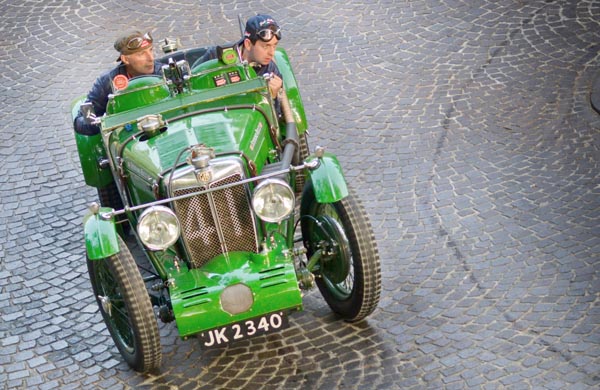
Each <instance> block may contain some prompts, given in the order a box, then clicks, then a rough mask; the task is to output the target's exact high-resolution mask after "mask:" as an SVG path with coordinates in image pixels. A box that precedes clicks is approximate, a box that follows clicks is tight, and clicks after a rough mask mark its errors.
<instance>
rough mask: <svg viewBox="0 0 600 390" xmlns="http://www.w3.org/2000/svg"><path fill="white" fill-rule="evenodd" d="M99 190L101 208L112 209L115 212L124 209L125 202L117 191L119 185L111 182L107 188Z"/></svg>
mask: <svg viewBox="0 0 600 390" xmlns="http://www.w3.org/2000/svg"><path fill="white" fill-rule="evenodd" d="M97 190H98V199H99V200H100V206H103V207H112V208H113V209H115V210H120V209H122V208H123V201H122V200H121V195H119V191H118V190H117V184H116V183H115V182H114V181H111V182H110V184H109V185H107V186H106V187H102V188H98V189H97Z"/></svg>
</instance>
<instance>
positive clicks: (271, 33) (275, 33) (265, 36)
mask: <svg viewBox="0 0 600 390" xmlns="http://www.w3.org/2000/svg"><path fill="white" fill-rule="evenodd" d="M256 36H258V37H259V38H260V40H261V41H264V42H269V41H270V40H271V39H273V37H277V40H280V39H281V29H280V28H278V27H277V28H275V27H270V28H266V29H264V30H260V31H259V32H257V33H256Z"/></svg>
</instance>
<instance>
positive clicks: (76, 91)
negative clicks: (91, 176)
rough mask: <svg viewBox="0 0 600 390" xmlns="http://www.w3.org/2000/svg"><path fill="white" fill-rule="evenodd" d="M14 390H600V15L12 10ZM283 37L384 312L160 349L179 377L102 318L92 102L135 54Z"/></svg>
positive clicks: (2, 320)
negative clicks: (97, 292)
mask: <svg viewBox="0 0 600 390" xmlns="http://www.w3.org/2000/svg"><path fill="white" fill-rule="evenodd" d="M0 11H1V13H2V19H1V21H0V32H1V35H0V78H1V80H2V81H1V83H0V84H1V85H0V97H1V98H2V102H3V103H2V109H1V110H0V118H1V121H0V131H1V133H0V202H1V203H0V261H1V263H0V340H1V341H0V343H1V344H0V388H2V389H18V388H27V389H75V388H84V387H85V388H98V389H129V388H140V389H196V388H199V389H214V388H232V389H233V388H235V389H256V388H269V389H271V388H272V389H279V388H281V389H317V388H318V389H400V388H401V389H423V388H430V389H438V388H447V389H460V388H483V389H498V388H511V389H526V388H547V389H565V388H569V389H586V388H597V386H599V385H600V298H599V291H600V277H599V272H600V263H599V260H600V226H599V224H600V151H599V147H600V142H599V141H600V116H599V115H598V114H597V113H596V112H595V111H593V110H592V109H591V107H590V99H589V93H590V86H591V84H592V82H593V81H594V79H595V76H596V75H597V74H598V72H599V69H600V55H599V49H600V2H598V1H596V0H580V1H558V0H556V1H553V0H546V1H541V0H533V1H527V2H522V1H508V0H501V1H496V0H479V1H475V0H442V1H431V0H415V1H412V0H411V1H408V0H404V1H400V0H398V1H394V0H387V1H386V0H375V1H343V2H338V1H306V2H303V1H300V2H287V1H280V0H278V1H233V0H228V1H196V0H177V1H163V0H155V1H152V2H141V1H135V2H133V1H132V2H127V1H116V0H102V1H99V0H82V1H67V0H51V1H38V0H24V1H19V2H17V1H13V0H0ZM256 11H262V12H267V13H270V14H272V15H273V16H275V18H276V19H278V20H279V21H280V22H281V25H282V27H283V40H282V41H281V45H282V46H283V47H285V48H286V49H287V51H288V53H289V55H290V57H291V60H292V62H293V64H294V68H295V71H296V76H297V78H298V82H299V84H300V87H301V91H302V95H303V98H304V101H305V105H306V111H307V115H308V120H309V124H310V128H311V139H310V142H311V144H312V146H314V145H316V144H320V145H324V146H326V147H327V148H329V150H331V151H333V152H335V153H336V154H337V155H338V156H339V157H340V160H341V162H342V164H343V166H344V167H345V170H346V175H347V178H348V180H349V181H350V182H351V183H352V185H353V187H354V188H355V189H357V190H358V192H359V193H360V197H361V198H362V200H363V202H364V203H365V206H366V208H367V211H368V213H369V215H370V218H371V220H372V223H373V225H374V229H375V235H376V238H377V241H378V245H379V249H380V252H381V256H382V263H383V264H382V267H383V292H382V299H381V303H380V306H379V308H378V309H377V310H376V311H375V313H374V314H373V315H372V316H371V317H369V318H368V320H366V321H363V322H361V323H358V324H347V323H344V322H342V321H339V320H338V319H336V318H335V317H334V316H333V315H332V314H331V313H330V311H329V309H328V307H327V306H326V304H325V302H324V300H323V299H322V298H321V297H320V295H319V294H318V292H314V293H311V294H309V295H308V296H307V297H306V301H305V303H306V305H305V306H306V310H305V311H303V312H301V313H298V314H296V315H294V316H292V318H291V327H290V328H289V329H286V330H285V331H283V332H281V333H278V334H273V335H269V336H263V337H259V338H255V339H252V340H249V341H244V342H242V343H240V344H236V345H233V346H230V347H228V348H223V349H217V350H210V351H205V350H202V348H200V346H199V343H198V341H197V340H194V339H190V340H186V341H184V340H181V339H179V337H178V336H177V331H176V329H175V326H174V325H173V324H168V325H162V324H161V325H160V332H161V336H162V337H161V342H162V348H163V353H164V360H163V368H162V371H161V373H160V374H157V375H148V376H143V375H139V374H137V373H135V372H133V371H131V370H130V369H129V368H128V367H127V365H126V364H125V363H123V361H122V360H121V358H120V355H119V354H118V353H117V350H116V348H115V347H114V344H113V342H112V340H111V338H110V336H109V334H108V332H107V330H106V328H105V325H104V323H103V322H102V320H101V317H100V315H99V313H98V309H97V307H96V304H95V302H94V299H93V296H92V292H91V286H90V284H89V280H88V276H87V270H86V266H85V261H84V248H83V245H82V238H81V237H82V228H81V218H82V215H83V213H84V210H85V208H86V205H87V204H88V203H89V202H90V201H92V200H94V199H95V196H96V192H95V190H94V189H93V188H90V187H86V186H85V184H84V182H83V178H82V175H81V170H80V167H79V160H78V156H77V151H76V147H75V142H74V137H73V134H72V128H71V125H70V112H69V111H70V102H71V101H72V100H73V99H74V98H75V97H77V96H80V95H82V94H85V93H86V92H87V91H88V89H89V88H90V86H91V84H92V82H93V80H94V78H95V77H96V76H97V75H98V74H99V73H100V71H102V70H103V69H107V68H108V67H110V66H112V63H111V61H113V60H114V57H115V53H114V50H113V48H112V42H113V40H114V38H115V34H116V33H117V32H118V31H120V30H123V29H125V28H126V27H127V26H131V25H133V26H137V27H140V28H148V29H149V30H151V31H152V33H153V35H154V36H155V37H157V38H164V37H179V38H180V39H181V41H182V43H183V44H184V45H185V46H187V47H191V46H200V45H205V44H209V43H216V42H226V41H233V40H236V39H237V37H238V36H239V29H238V25H237V15H238V14H242V15H244V16H249V15H252V14H253V13H254V12H256Z"/></svg>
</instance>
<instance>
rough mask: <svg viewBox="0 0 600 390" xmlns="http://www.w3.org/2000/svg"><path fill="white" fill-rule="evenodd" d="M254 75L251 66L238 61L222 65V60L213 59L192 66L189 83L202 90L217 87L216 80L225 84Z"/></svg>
mask: <svg viewBox="0 0 600 390" xmlns="http://www.w3.org/2000/svg"><path fill="white" fill-rule="evenodd" d="M190 65H192V64H190ZM255 77H256V72H254V69H253V68H252V67H248V68H244V67H243V66H241V65H240V64H239V63H235V64H233V65H224V64H223V62H220V61H219V60H217V59H213V60H208V61H205V62H202V63H200V64H199V65H196V66H194V68H193V69H192V77H191V78H190V85H191V87H192V89H193V90H203V89H208V88H214V87H217V86H216V82H217V80H220V82H221V83H225V85H227V84H235V83H239V82H240V81H247V80H249V79H252V78H255ZM238 78H239V79H238ZM217 88H220V87H217Z"/></svg>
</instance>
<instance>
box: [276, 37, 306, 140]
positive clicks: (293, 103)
mask: <svg viewBox="0 0 600 390" xmlns="http://www.w3.org/2000/svg"><path fill="white" fill-rule="evenodd" d="M275 63H276V64H277V68H279V71H280V72H281V75H282V76H283V85H284V87H285V93H286V94H287V97H288V99H289V101H290V108H291V109H292V114H293V116H294V122H296V129H297V130H298V134H304V132H305V131H306V129H307V128H308V123H307V122H306V113H305V112H304V104H303V103H302V97H301V96H300V90H299V89H298V83H297V81H296V76H294V72H293V71H292V65H291V63H290V59H289V58H288V55H287V53H286V51H285V50H284V49H283V48H281V47H278V48H277V50H276V51H275Z"/></svg>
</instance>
